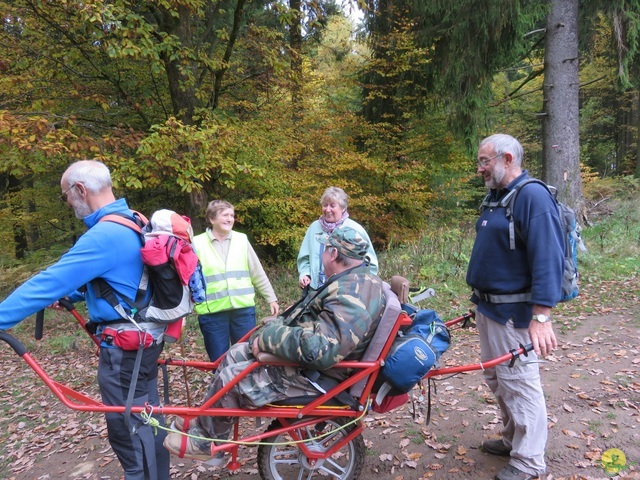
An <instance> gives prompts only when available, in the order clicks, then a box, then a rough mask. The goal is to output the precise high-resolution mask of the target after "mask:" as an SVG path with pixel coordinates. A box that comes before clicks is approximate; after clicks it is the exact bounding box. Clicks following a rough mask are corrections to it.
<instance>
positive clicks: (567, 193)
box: [542, 0, 582, 211]
mask: <svg viewBox="0 0 640 480" xmlns="http://www.w3.org/2000/svg"><path fill="white" fill-rule="evenodd" d="M549 3H550V5H551V10H550V12H549V15H548V16H547V33H546V41H545V55H544V86H543V94H544V100H543V113H544V115H543V117H542V156H543V165H542V178H543V179H544V181H545V182H547V183H549V184H550V185H553V186H555V187H556V188H557V189H558V197H559V198H560V199H561V200H562V201H564V202H565V203H567V205H569V206H571V207H572V208H574V209H575V210H576V211H579V210H580V209H581V208H582V205H581V203H582V180H581V177H580V130H579V125H578V118H579V97H578V94H579V79H578V0H549Z"/></svg>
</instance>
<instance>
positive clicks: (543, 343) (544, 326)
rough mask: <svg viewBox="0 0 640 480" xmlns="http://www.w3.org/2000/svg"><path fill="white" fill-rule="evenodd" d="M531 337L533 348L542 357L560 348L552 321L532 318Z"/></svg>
mask: <svg viewBox="0 0 640 480" xmlns="http://www.w3.org/2000/svg"><path fill="white" fill-rule="evenodd" d="M529 337H531V343H533V349H534V350H535V352H536V354H537V355H540V356H541V357H542V358H544V357H546V356H547V355H549V354H550V353H551V352H552V351H554V350H555V349H556V348H558V340H557V339H556V334H555V333H554V332H553V325H551V322H545V323H540V322H538V321H537V320H531V323H530V324H529Z"/></svg>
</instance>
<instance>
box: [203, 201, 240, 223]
mask: <svg viewBox="0 0 640 480" xmlns="http://www.w3.org/2000/svg"><path fill="white" fill-rule="evenodd" d="M228 208H230V209H231V210H233V211H234V212H235V208H233V205H231V204H230V203H229V202H227V201H226V200H211V201H210V202H209V205H207V213H206V216H207V220H213V219H214V218H216V217H217V216H218V213H220V212H221V211H222V210H226V209H228Z"/></svg>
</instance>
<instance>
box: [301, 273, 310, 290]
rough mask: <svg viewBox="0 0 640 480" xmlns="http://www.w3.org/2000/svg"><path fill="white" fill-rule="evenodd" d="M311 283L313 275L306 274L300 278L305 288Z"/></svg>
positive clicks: (302, 286)
mask: <svg viewBox="0 0 640 480" xmlns="http://www.w3.org/2000/svg"><path fill="white" fill-rule="evenodd" d="M310 283H311V277H310V276H309V275H305V276H304V277H301V278H300V288H305V287H306V286H308V285H309V284H310Z"/></svg>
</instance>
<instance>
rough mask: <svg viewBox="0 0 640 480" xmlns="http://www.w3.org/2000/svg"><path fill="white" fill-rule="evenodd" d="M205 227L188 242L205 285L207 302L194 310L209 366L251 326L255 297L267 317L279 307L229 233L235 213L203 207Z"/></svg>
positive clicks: (223, 206) (219, 204)
mask: <svg viewBox="0 0 640 480" xmlns="http://www.w3.org/2000/svg"><path fill="white" fill-rule="evenodd" d="M207 220H208V221H209V223H210V224H211V227H210V228H207V231H206V232H205V233H202V234H200V235H197V236H195V237H194V239H193V246H194V247H195V249H196V253H197V254H198V258H199V259H200V263H201V264H202V272H203V274H204V276H205V279H206V281H207V299H206V301H205V302H203V303H200V304H197V305H196V307H195V311H196V313H197V314H198V323H199V324H200V331H201V332H202V336H203V337H204V346H205V348H206V349H207V354H208V355H209V359H210V360H211V361H214V360H216V359H218V358H219V357H220V356H221V355H222V354H223V353H225V352H226V351H227V350H228V349H229V344H230V343H229V342H231V344H234V343H236V342H237V341H238V340H239V339H240V338H242V337H243V336H244V335H245V334H246V333H247V332H248V331H249V330H251V329H252V328H253V327H255V325H256V309H255V300H254V297H255V291H256V290H257V291H258V293H259V294H260V295H261V296H262V297H264V299H265V300H266V301H267V302H269V306H270V307H271V314H272V315H278V313H279V311H280V307H279V306H278V299H277V298H276V294H275V292H274V291H273V287H272V286H271V283H270V282H269V279H268V278H267V275H266V273H265V272H264V269H263V268H262V264H261V263H260V260H259V259H258V256H257V255H256V252H255V251H254V250H253V247H252V246H251V244H250V243H249V240H248V239H247V236H246V235H245V234H243V233H240V232H236V231H233V230H232V229H233V224H234V222H235V210H234V208H233V205H231V204H230V203H229V202H227V201H224V200H213V201H211V202H209V205H208V206H207Z"/></svg>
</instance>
